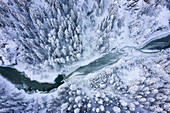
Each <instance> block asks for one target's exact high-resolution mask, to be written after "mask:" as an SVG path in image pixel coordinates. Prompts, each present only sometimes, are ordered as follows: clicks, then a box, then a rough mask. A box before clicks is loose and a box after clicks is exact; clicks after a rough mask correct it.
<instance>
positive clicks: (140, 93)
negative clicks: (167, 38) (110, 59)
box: [0, 0, 170, 113]
mask: <svg viewBox="0 0 170 113" xmlns="http://www.w3.org/2000/svg"><path fill="white" fill-rule="evenodd" d="M16 1H18V2H16V3H15V2H14V1H11V2H12V3H13V4H14V5H13V6H12V5H10V3H9V4H8V3H7V1H6V0H2V1H0V8H4V9H5V10H7V11H6V12H5V11H4V10H2V11H0V16H2V20H1V19H0V28H2V29H0V37H1V38H0V65H1V66H13V67H15V68H16V69H17V70H19V71H21V72H25V73H26V75H28V77H29V78H30V79H31V80H36V81H38V82H50V83H52V82H54V79H55V78H56V77H57V75H58V74H59V73H65V74H67V73H70V72H72V70H74V69H76V68H77V67H80V66H84V65H87V64H89V63H90V62H92V61H94V60H95V59H97V58H99V57H100V56H102V54H105V53H108V52H110V51H111V50H113V51H115V50H117V51H121V49H122V48H123V47H126V46H131V47H132V46H133V47H134V48H135V47H136V48H140V47H142V45H143V44H145V43H146V42H148V41H150V40H152V39H153V38H157V37H160V36H161V35H163V34H167V33H169V32H170V24H169V22H170V15H168V14H170V3H169V1H168V0H127V1H126V0H119V1H117V0H112V1H110V0H78V1H76V0H73V1H72V0H69V2H68V3H67V2H66V3H65V4H67V5H66V6H62V7H67V8H70V9H72V12H71V11H68V10H67V8H63V9H62V8H58V7H59V5H58V4H59V2H52V0H47V2H45V1H44V0H42V2H38V1H37V0H36V1H35V2H34V1H32V3H29V4H27V5H28V6H29V7H28V8H30V9H29V13H28V12H27V10H26V9H24V8H23V7H26V5H25V4H26V2H24V1H20V0H16ZM145 1H148V2H145ZM62 2H64V1H62ZM60 3H61V1H60ZM17 4H18V5H17ZM54 4H55V5H54ZM61 4H64V3H61ZM54 6H55V7H57V8H58V9H57V8H54ZM18 7H20V8H21V9H23V10H24V11H23V12H22V11H21V9H19V8H18ZM60 7H61V6H60ZM70 9H69V10H70ZM37 11H39V13H37ZM11 12H12V13H14V14H16V15H17V17H15V16H14V15H12V14H11ZM47 12H48V14H46V13H47ZM66 12H67V13H68V15H67V13H66ZM24 13H26V14H24ZM27 13H28V15H31V17H29V19H28V17H27V16H28V15H27ZM5 14H6V15H9V18H8V17H6V16H5ZM19 14H21V15H19ZM55 14H56V15H55ZM63 15H64V16H63ZM60 16H61V17H62V18H60ZM24 17H25V18H24ZM75 17H76V19H75ZM30 18H31V19H30ZM44 18H45V19H44ZM54 18H55V19H56V21H57V22H56V23H55V22H54V21H55V19H54ZM5 19H6V22H5V21H4V20H5ZM48 19H49V20H48ZM26 20H28V22H25V21H26ZM43 21H44V22H43ZM29 22H30V23H31V24H32V25H30V26H29V27H30V29H32V30H33V31H31V30H28V28H29V27H28V28H27V26H26V25H29V24H28V23H29ZM71 22H72V23H71ZM70 23H71V24H70ZM13 24H14V26H15V27H12V26H13ZM25 24H26V25H25ZM54 24H55V25H54ZM19 25H20V26H19ZM50 25H51V26H50ZM48 27H49V28H48ZM20 28H23V29H24V31H22V30H21V29H20ZM53 29H55V30H56V32H57V33H56V34H57V35H56V34H55V32H54V30H53ZM61 29H62V30H63V32H62V30H61ZM26 34H27V35H29V36H30V37H29V38H28V37H27V36H26ZM47 34H48V35H47ZM62 34H64V35H62ZM31 36H32V37H31ZM34 36H36V37H34ZM55 36H56V37H57V36H58V37H57V38H56V37H55ZM62 36H63V37H64V38H63V37H62ZM42 37H43V38H42ZM60 37H61V38H60ZM38 44H39V45H38ZM62 44H63V45H62ZM47 45H48V46H47ZM49 45H50V46H51V47H50V46H49ZM54 45H55V46H56V47H55V46H54ZM63 46H64V47H63ZM46 48H47V49H46ZM58 48H59V49H58ZM134 48H125V49H124V52H125V53H124V55H123V56H122V57H121V58H120V60H118V61H117V62H116V63H115V64H113V65H109V66H107V67H105V68H102V69H101V70H98V71H97V72H94V73H90V74H88V75H83V76H79V75H77V76H73V77H70V78H69V79H68V80H66V82H65V83H64V84H63V85H61V86H60V87H59V88H58V89H55V90H54V91H52V92H50V93H42V92H37V93H35V94H27V93H26V92H24V91H23V90H18V89H17V88H16V87H15V86H14V85H13V84H11V83H10V82H9V81H8V80H6V79H5V78H3V77H2V76H0V85H1V86H0V112H12V111H18V112H19V111H20V112H59V113H60V112H64V113H65V112H68V113H71V112H74V113H79V112H81V113H82V112H88V113H89V112H97V113H99V112H101V113H102V112H103V113H104V112H105V113H112V112H115V113H119V112H122V113H129V112H144V113H145V112H146V113H148V112H153V113H157V112H161V113H168V112H170V60H169V59H170V56H169V55H170V49H169V48H168V49H166V50H161V51H159V52H157V53H142V52H140V51H138V50H136V49H134ZM28 59H31V60H28ZM27 60H28V61H27ZM30 62H31V63H30Z"/></svg>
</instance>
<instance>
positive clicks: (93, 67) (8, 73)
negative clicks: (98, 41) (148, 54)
mask: <svg viewBox="0 0 170 113" xmlns="http://www.w3.org/2000/svg"><path fill="white" fill-rule="evenodd" d="M169 47H170V33H169V34H167V35H165V36H164V37H162V38H159V39H158V38H157V39H153V40H151V41H148V42H147V43H145V44H144V45H143V46H142V47H141V48H140V50H162V49H167V48H169ZM121 56H123V53H121V52H118V51H116V52H110V53H107V54H104V55H103V56H102V57H100V58H98V59H96V60H94V61H92V62H90V63H89V64H87V65H84V66H81V67H79V68H77V69H76V70H74V71H73V72H71V73H70V74H68V75H59V76H58V77H57V78H56V79H55V83H54V84H51V83H39V82H37V81H34V80H30V78H28V77H27V76H26V75H25V74H24V73H22V72H19V71H17V70H16V69H14V68H12V67H2V66H0V74H1V75H2V76H3V77H4V78H6V79H7V80H9V81H10V82H11V83H13V84H15V86H16V87H17V88H18V89H24V90H25V91H26V92H28V93H32V92H35V91H43V92H49V91H51V90H53V89H55V88H58V86H60V85H61V84H63V83H64V82H63V80H66V79H68V78H69V77H70V76H72V75H76V74H77V75H87V74H89V73H93V72H96V71H98V70H100V69H102V68H104V67H106V66H109V65H112V64H114V63H116V62H117V61H118V60H119V59H121Z"/></svg>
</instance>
